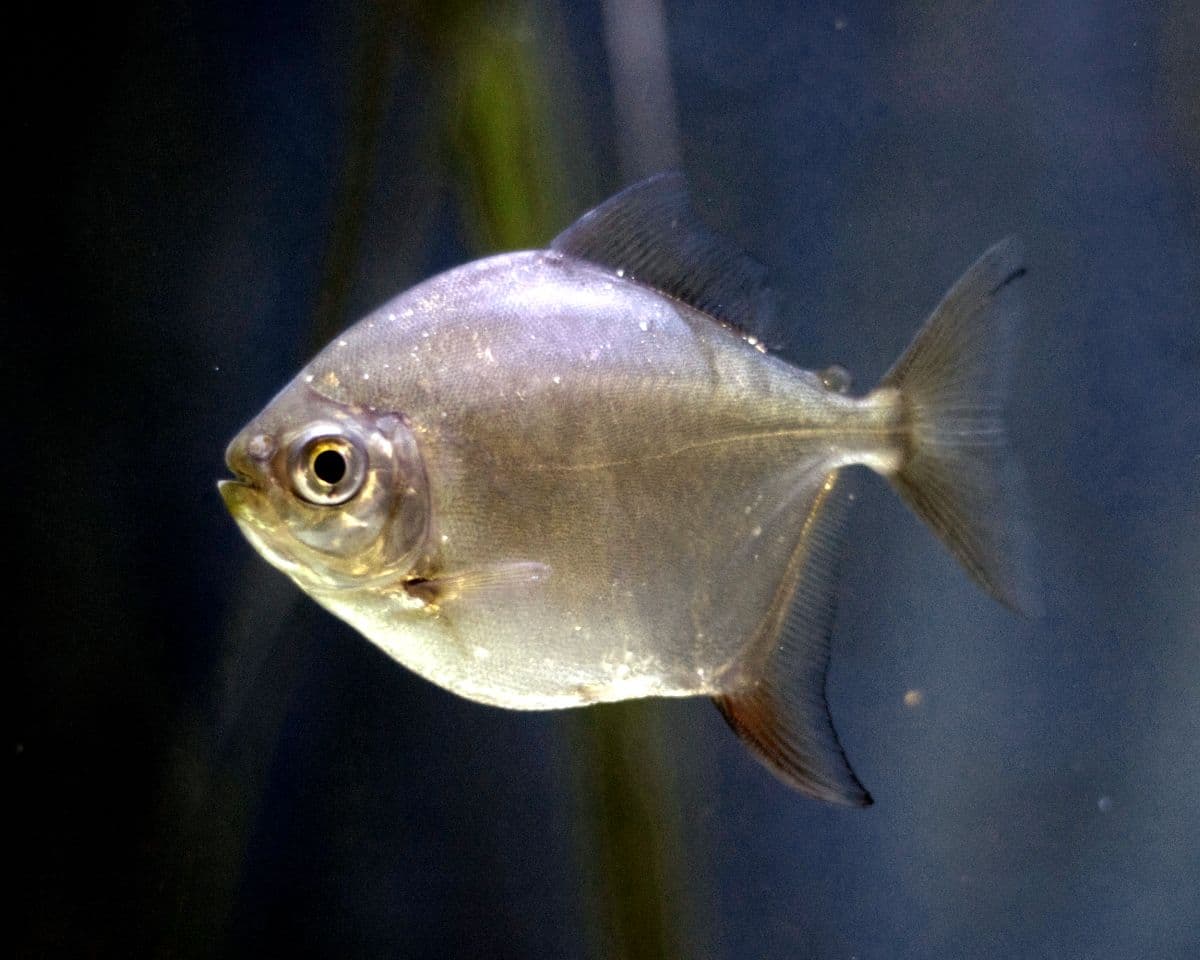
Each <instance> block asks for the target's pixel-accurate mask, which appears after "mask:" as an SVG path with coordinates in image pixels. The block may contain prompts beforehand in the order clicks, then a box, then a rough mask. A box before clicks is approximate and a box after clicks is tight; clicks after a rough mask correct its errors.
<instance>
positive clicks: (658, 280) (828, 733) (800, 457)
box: [221, 176, 1020, 803]
mask: <svg viewBox="0 0 1200 960" xmlns="http://www.w3.org/2000/svg"><path fill="white" fill-rule="evenodd" d="M688 211H689V208H688V207H687V205H686V195H685V194H684V193H683V190H682V185H681V183H680V181H679V180H678V179H677V178H675V177H669V176H668V177H660V178H655V179H653V180H651V181H647V182H645V183H643V184H640V185H637V186H636V187H634V188H631V189H630V190H629V191H627V192H626V193H625V194H622V195H618V197H617V198H615V199H614V200H611V201H609V202H608V203H607V204H605V205H603V206H602V207H600V208H598V210H597V211H593V213H592V214H589V215H588V216H587V217H585V218H584V219H583V220H581V221H580V222H579V223H578V224H577V225H576V226H575V227H573V228H571V230H569V231H567V232H566V233H565V234H563V235H562V236H561V237H560V238H559V239H558V240H557V241H556V242H555V244H554V245H553V246H552V248H551V249H549V250H543V251H526V252H519V253H510V254H503V255H499V256H494V257H490V258H487V259H484V260H481V261H477V262H475V263H470V264H467V265H465V266H462V267H458V268H456V269H454V270H450V271H449V272H447V273H444V274H441V275H440V276H437V277H434V278H432V279H430V280H428V281H426V282H424V283H422V284H420V285H418V286H416V287H414V288H412V289H411V290H409V291H407V292H405V293H403V294H401V295H400V296H398V297H397V298H396V299H394V300H393V301H391V302H390V303H388V304H385V305H384V306H383V307H381V308H380V309H378V310H377V311H375V312H374V313H372V314H370V315H369V316H367V317H366V318H364V319H363V320H361V321H360V322H359V323H357V324H356V325H355V326H353V327H352V328H351V329H349V330H348V331H346V332H345V333H344V334H343V335H342V336H341V337H339V338H338V339H337V340H336V341H334V342H333V343H331V344H330V345H329V346H328V347H326V348H325V349H324V350H323V351H322V352H321V353H320V354H318V355H317V356H316V357H315V358H314V359H313V361H312V362H311V363H310V364H309V365H308V366H307V367H305V369H304V370H302V371H301V372H300V374H299V375H298V376H297V377H296V378H295V380H293V382H292V383H291V384H289V385H288V386H287V387H285V388H284V390H283V391H282V392H281V393H280V394H279V395H278V396H277V397H276V398H275V399H274V400H273V401H272V402H271V403H270V404H269V405H268V406H267V407H266V408H265V409H264V410H263V412H262V413H261V414H260V415H259V416H258V417H256V418H255V419H254V420H253V421H251V422H250V423H249V424H248V425H247V426H246V428H245V429H244V430H243V431H242V432H241V433H240V434H239V435H238V437H236V438H235V439H234V441H233V442H232V443H231V444H230V447H229V451H228V454H227V461H228V463H229V466H230V467H231V469H232V470H233V471H234V472H235V473H236V474H237V476H238V478H239V479H238V480H236V481H225V482H223V483H222V484H221V491H222V494H223V496H224V498H225V501H226V503H227V505H228V507H229V509H230V511H231V512H232V514H233V516H234V517H235V519H236V520H237V521H238V523H239V525H240V526H241V528H242V530H243V531H244V532H245V533H246V535H247V537H248V538H249V539H250V541H251V542H252V543H253V544H254V545H255V546H256V548H257V549H258V550H259V551H260V552H261V553H262V554H263V555H264V556H265V557H266V558H267V559H268V560H270V561H271V562H272V563H274V564H275V565H276V566H278V567H279V568H280V569H282V570H283V571H284V572H286V573H288V574H289V575H290V576H291V577H292V578H293V579H294V580H295V581H296V582H297V583H298V584H299V585H300V586H301V588H302V589H304V590H305V591H306V592H307V593H309V594H310V595H311V596H312V597H313V598H314V599H315V600H316V601H317V602H318V603H320V604H321V605H322V606H324V607H326V608H327V609H328V610H330V611H331V612H332V613H334V614H335V615H337V616H338V617H340V618H342V619H343V620H345V621H346V622H348V623H349V624H351V625H352V626H354V627H355V628H356V629H357V630H359V631H360V632H361V633H362V634H363V635H364V636H365V637H367V638H368V639H369V640H371V641H372V642H373V643H375V644H376V645H377V646H379V647H380V648H381V649H383V650H384V651H386V652H387V653H388V654H389V655H390V656H392V657H393V658H395V659H396V660H397V661H399V662H400V663H402V664H404V665H405V666H407V667H409V668H410V669H412V670H414V671H416V672H417V673H419V674H421V675H422V676H424V677H426V678H428V679H429V680H431V681H433V682H434V683H436V684H439V685H440V686H442V687H445V688H446V689H448V690H451V691H453V692H455V693H457V694H460V695H462V696H465V697H468V698H470V699H473V700H477V701H481V702H484V703H489V704H493V705H496V706H500V707H508V708H519V709H542V708H557V707H571V706H579V705H584V704H590V703H596V702H601V701H612V700H624V699H629V698H634V697H645V696H697V695H704V696H709V697H712V698H713V699H714V700H715V701H716V702H717V704H718V706H720V707H721V709H722V711H723V712H724V713H725V715H726V717H727V719H728V720H729V721H730V723H731V725H732V726H733V727H734V729H735V730H737V731H738V733H739V734H740V735H741V736H742V737H743V738H744V739H745V740H746V741H747V743H748V744H749V745H750V746H751V747H752V748H753V749H754V750H755V752H756V753H758V754H759V755H760V757H762V758H763V759H764V760H765V761H766V762H767V763H768V766H770V767H771V768H772V769H773V770H774V771H775V772H776V773H777V774H779V775H780V776H781V777H783V778H784V779H785V780H787V781H788V782H790V783H791V784H792V785H793V786H797V787H799V788H800V789H802V790H804V791H805V792H807V793H809V794H812V795H815V796H819V797H822V798H824V799H828V800H834V801H841V802H848V803H863V802H867V800H868V797H867V795H866V793H865V791H863V790H862V788H861V786H860V785H859V784H858V781H857V779H856V778H855V777H854V775H853V773H852V772H851V771H850V769H849V766H848V765H847V764H846V762H845V759H844V757H843V755H842V752H841V749H840V747H839V746H838V743H837V738H836V734H834V732H833V728H832V725H831V723H830V721H829V717H828V712H827V708H826V707H825V701H824V692H823V685H824V674H825V669H826V665H827V662H828V635H829V631H830V627H831V623H832V615H833V603H834V597H835V595H836V581H835V577H834V571H835V567H836V558H837V554H838V549H837V541H838V539H839V529H838V528H839V521H840V517H841V516H842V515H843V513H844V508H845V505H846V502H847V498H846V496H845V494H844V491H843V486H844V485H843V484H842V482H841V479H840V475H839V471H840V470H842V469H843V468H845V467H847V466H850V465H855V464H862V465H866V466H868V467H870V468H872V469H874V470H876V471H878V472H879V473H881V474H883V475H885V476H888V477H889V478H890V479H892V480H893V481H894V482H896V484H897V487H898V489H899V490H900V492H901V493H902V495H904V496H905V498H906V499H908V500H909V502H910V503H911V504H912V505H913V506H914V507H915V508H916V509H917V510H918V512H919V513H921V514H922V515H923V516H925V518H926V519H927V520H929V521H930V522H931V523H932V524H933V525H934V526H935V528H936V529H938V531H939V532H940V533H941V534H942V535H943V537H944V538H945V539H947V541H948V542H949V544H950V546H951V548H952V549H953V550H954V551H955V553H956V554H957V555H958V556H959V558H960V560H963V562H964V564H965V565H966V566H967V568H968V570H969V571H970V572H971V573H972V575H974V576H975V577H976V579H977V580H979V581H980V583H981V584H982V585H983V586H984V587H985V588H986V589H988V590H989V591H991V592H992V593H993V594H995V595H997V596H998V597H999V598H1000V599H1002V600H1004V601H1005V602H1009V603H1012V604H1015V602H1016V601H1015V595H1014V594H1012V592H1011V591H1010V589H1009V587H1008V585H1007V583H1006V582H1005V576H1006V570H1005V566H1006V563H1007V558H1006V556H1005V551H1004V550H1003V549H998V548H999V547H1000V544H999V543H998V541H997V538H996V536H995V533H994V531H995V529H996V528H997V524H996V523H995V520H996V516H995V507H994V505H993V504H992V500H993V499H994V497H993V496H992V494H993V493H994V491H995V487H994V485H993V484H992V481H991V478H990V473H989V465H988V464H989V463H990V461H991V460H993V459H995V458H996V456H998V454H997V451H1001V450H1002V449H1003V448H1002V445H1001V444H1000V442H999V433H998V420H997V419H996V412H995V397H994V396H992V395H991V394H992V393H994V392H995V391H994V390H992V389H991V387H992V386H993V385H992V384H991V380H994V379H995V378H994V377H990V376H984V377H983V378H982V380H983V381H987V383H986V384H985V386H986V387H987V389H984V390H983V391H982V393H981V394H979V396H977V397H976V398H975V399H973V400H972V401H971V404H967V403H965V402H964V401H963V399H962V398H961V397H958V396H956V397H954V398H953V399H952V401H950V402H949V406H947V401H946V400H945V398H941V397H939V396H936V393H937V391H941V390H959V389H960V388H959V386H958V385H957V384H956V382H955V381H956V380H957V379H961V378H962V377H963V376H964V375H965V376H967V378H968V380H969V381H970V384H969V389H971V390H972V391H976V388H978V387H979V386H980V383H979V381H980V380H981V378H980V377H979V376H977V375H976V374H977V372H978V371H977V370H975V369H974V368H975V367H978V366H979V362H978V357H965V359H963V367H962V369H958V368H955V367H954V366H953V364H954V363H956V362H957V361H958V360H959V359H962V358H960V357H959V354H963V353H964V351H963V350H962V349H960V348H959V347H957V346H956V345H955V344H953V343H949V344H948V343H946V342H942V341H943V340H946V337H945V336H944V335H943V334H944V331H942V332H939V334H938V337H939V339H938V342H936V343H933V347H934V348H936V350H935V351H934V352H936V353H937V354H938V355H937V356H933V357H932V360H931V359H930V358H928V357H927V358H925V359H924V360H923V359H922V355H921V351H920V349H918V350H917V353H916V358H915V366H916V368H917V369H916V376H915V377H913V375H912V370H911V369H909V368H911V367H913V366H914V360H913V356H912V351H910V354H909V355H906V357H907V358H908V359H907V360H902V361H901V364H900V365H898V367H897V368H896V370H895V371H894V374H895V375H889V378H888V379H885V381H884V383H883V384H881V385H880V387H879V388H877V389H876V390H874V391H872V392H870V393H868V394H867V395H866V396H863V397H852V396H849V395H848V394H847V393H846V392H845V382H844V379H843V378H841V377H840V376H837V375H832V374H824V375H823V374H820V373H816V372H811V371H805V370H800V369H797V368H795V367H793V366H791V365H789V364H787V363H785V362H784V361H782V360H780V359H778V358H776V357H773V356H770V355H768V354H766V353H764V352H763V350H762V348H761V345H760V344H759V343H758V342H757V341H756V339H755V337H754V336H753V335H752V334H751V333H749V332H748V330H747V329H746V326H747V324H746V321H747V319H748V316H747V315H748V314H751V313H753V312H754V311H756V310H761V304H762V302H763V301H762V299H761V297H760V286H759V283H758V280H757V275H756V273H755V271H754V268H753V266H752V265H750V264H749V261H745V260H741V259H739V257H738V255H737V254H736V253H735V252H733V251H732V250H731V248H730V247H729V246H728V245H727V244H725V243H723V242H720V241H717V240H716V239H714V238H712V237H711V236H710V235H708V234H706V233H705V232H704V231H703V229H702V228H701V227H699V226H698V225H696V224H694V223H693V222H691V221H690V219H689V217H690V214H689V212H688ZM614 220H615V221H616V224H615V225H614V222H613V221H614ZM680 224H682V225H683V226H682V227H681V226H680ZM997 251H998V252H997ZM988 256H990V257H991V259H990V260H988V257H985V260H984V261H981V263H982V264H983V265H984V267H983V273H984V274H986V275H984V276H981V277H977V278H976V279H977V280H979V281H980V282H978V283H976V284H975V286H974V287H972V289H970V290H969V291H967V292H968V293H969V294H970V295H971V297H972V298H973V299H972V309H975V308H976V307H978V308H979V309H980V310H982V311H983V312H984V313H989V314H990V313H996V310H995V307H994V304H993V303H992V302H991V301H989V300H988V298H989V297H990V298H992V300H995V299H996V298H997V296H998V293H999V291H1000V290H1001V289H1002V288H1003V287H1004V286H1006V285H1007V284H1008V282H1009V281H1010V280H1011V279H1012V278H1013V275H1014V274H1018V273H1019V270H1020V267H1019V264H1018V263H1017V256H1018V255H1017V252H1016V251H1015V248H1014V245H1011V244H1009V245H1008V246H1002V248H996V249H995V250H994V251H993V252H992V253H991V254H989V255H988ZM975 270H976V272H979V270H980V267H979V265H977V266H976V268H975ZM689 271H690V272H689ZM984 287H986V288H987V289H986V290H984V289H983V288H984ZM956 289H957V288H956ZM951 297H953V294H952V295H951ZM981 298H982V299H981ZM975 300H979V301H980V302H979V303H978V304H976V303H975ZM951 306H953V303H952V304H951ZM726 316H731V317H734V318H735V319H736V320H737V321H738V322H737V323H735V322H733V321H732V320H727V319H725V317H726ZM750 319H753V318H752V317H751V318H750ZM935 319H936V314H935ZM959 319H961V318H959ZM978 319H979V318H978V317H968V318H967V320H968V321H969V323H968V327H969V330H968V331H967V333H968V334H969V336H970V343H969V344H968V346H969V348H970V349H969V350H968V351H966V352H968V353H970V352H977V351H976V350H975V348H976V346H977V334H978V332H979V331H978V330H977V329H976V327H977V323H976V321H977V320H978ZM952 332H953V331H952ZM919 339H920V338H919ZM950 339H951V340H952V339H953V337H951V338H950ZM927 346H928V344H927ZM948 349H951V350H954V351H955V355H954V356H943V355H942V354H943V353H944V352H945V351H946V350H948ZM906 363H907V364H908V368H902V367H903V365H904V364H906ZM931 363H932V365H933V366H934V367H935V368H936V371H935V372H936V373H937V384H936V385H935V389H934V390H933V392H932V393H931V395H930V396H929V397H923V396H922V390H923V389H924V388H923V387H922V386H921V384H920V383H919V382H918V383H917V389H916V391H915V392H914V391H908V392H906V387H905V380H906V378H912V379H913V380H914V381H920V379H921V378H922V377H926V378H928V376H929V374H928V372H927V371H925V370H924V369H923V367H925V366H929V365H930V364H931ZM972 364H974V367H973V366H972ZM897 371H898V372H897ZM947 371H950V372H947ZM947 383H948V384H949V386H946V384H947ZM926 392H929V391H926ZM973 395H974V394H973ZM938 404H941V407H945V410H942V409H941V407H939V408H938V409H934V407H937V406H938ZM972 404H977V407H976V406H972ZM925 407H928V408H929V409H925ZM923 418H924V419H923ZM922 430H924V431H925V432H926V433H927V434H928V435H929V436H928V440H927V441H926V440H924V439H922V436H921V431H922ZM955 443H957V444H958V445H959V446H960V447H962V448H963V450H965V451H967V452H968V453H972V454H978V453H979V452H981V451H982V453H983V456H982V457H981V458H976V461H977V462H975V463H974V466H972V467H971V468H970V469H969V470H968V471H967V472H968V473H971V472H972V471H975V472H977V471H978V469H979V468H980V464H981V463H982V464H983V466H982V469H983V470H984V471H985V473H984V475H983V478H982V480H978V479H977V478H973V477H967V478H966V481H965V482H966V484H967V487H968V489H967V490H966V491H965V494H964V496H965V497H966V502H965V507H964V501H963V500H962V498H961V497H955V496H950V495H949V494H947V493H946V492H945V491H943V490H941V489H940V487H941V486H944V485H945V484H946V483H950V482H951V480H952V478H951V477H950V475H949V474H948V473H947V472H946V471H945V470H944V469H942V467H941V466H940V465H939V466H938V467H937V468H936V469H935V470H934V473H933V474H932V475H927V474H928V471H926V474H922V472H921V470H917V471H916V472H915V474H914V475H913V476H908V472H909V468H910V467H912V466H913V465H914V464H917V465H919V464H920V459H921V451H920V449H919V448H920V447H921V445H922V444H925V445H927V446H929V447H930V448H931V449H933V448H936V447H939V446H946V445H951V446H952V445H953V444H955ZM961 452H962V451H955V452H953V455H952V457H951V459H952V460H953V461H954V466H955V467H956V468H957V467H960V466H962V464H961V463H959V462H958V461H959V460H961V459H962V457H960V453H961ZM940 455H941V454H939V456H940ZM926 466H928V464H927V465H926ZM954 482H957V480H956V479H955V480H954ZM981 495H983V496H984V499H985V500H986V503H983V502H979V503H976V502H972V501H979V500H980V496H981ZM975 507H979V508H980V509H981V510H983V511H984V513H985V515H984V516H983V517H982V519H980V520H976V519H974V518H972V519H965V518H962V517H960V516H958V515H957V513H958V512H959V511H960V508H965V509H974V508H975Z"/></svg>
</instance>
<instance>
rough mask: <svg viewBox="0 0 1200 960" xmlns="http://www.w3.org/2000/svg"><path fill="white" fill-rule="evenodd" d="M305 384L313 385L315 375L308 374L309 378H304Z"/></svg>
mask: <svg viewBox="0 0 1200 960" xmlns="http://www.w3.org/2000/svg"><path fill="white" fill-rule="evenodd" d="M304 382H305V383H312V382H313V375H312V374H311V373H310V374H308V375H307V376H306V377H305V378H304Z"/></svg>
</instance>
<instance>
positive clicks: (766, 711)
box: [714, 472, 871, 807]
mask: <svg viewBox="0 0 1200 960" xmlns="http://www.w3.org/2000/svg"><path fill="white" fill-rule="evenodd" d="M844 488H845V483H844V481H843V480H842V479H841V478H840V477H839V476H838V474H837V473H836V472H835V473H831V474H829V475H827V476H826V477H824V478H823V481H822V482H821V483H820V485H819V486H818V487H817V488H816V490H815V491H814V492H813V494H812V500H811V502H810V503H809V506H808V510H807V516H806V519H805V522H804V525H803V528H802V529H801V532H800V538H799V540H798V541H797V543H796V548H795V550H794V551H793V553H792V560H791V563H790V564H789V569H788V572H787V576H785V577H784V580H783V582H782V583H781V584H780V585H779V590H778V592H777V594H776V603H775V605H774V607H773V609H772V611H771V613H770V614H769V615H768V616H767V618H766V620H765V621H764V622H763V624H762V626H761V627H760V630H759V635H758V636H757V637H756V638H755V640H754V643H753V644H752V645H751V648H750V649H749V650H748V651H747V660H746V662H745V663H743V664H742V669H741V676H740V679H739V683H738V684H737V686H735V687H734V688H733V689H732V690H730V691H729V692H728V693H726V694H724V695H723V696H719V697H715V698H714V702H715V703H716V705H717V707H718V708H719V709H720V711H721V713H722V714H723V715H724V716H725V719H726V720H727V721H728V722H729V725H730V726H731V727H733V729H734V730H735V731H736V732H737V734H738V736H740V737H741V738H742V740H743V741H744V742H745V743H746V745H747V746H748V747H750V749H751V750H753V751H754V753H755V754H756V755H757V756H758V758H759V759H760V760H762V762H763V763H764V764H766V766H767V767H768V769H770V770H771V772H772V773H774V774H775V775H776V776H777V777H779V779H781V780H782V781H783V782H784V783H786V784H787V785H788V786H790V787H793V788H795V789H796V790H799V791H800V792H801V793H805V794H807V795H808V796H810V797H815V798H817V799H818V800H825V801H827V802H829V803H839V804H844V805H847V806H856V807H865V806H869V805H870V803H871V795H870V794H868V793H867V791H866V790H864V789H863V786H862V784H861V783H859V780H858V777H856V776H855V775H854V771H853V770H852V769H850V764H849V763H848V762H847V760H846V754H845V752H844V751H843V750H842V745H841V743H840V741H839V740H838V735H837V731H836V730H835V729H834V726H833V719H832V718H831V717H830V715H829V704H828V703H827V702H826V699H825V675H826V673H827V671H828V669H829V635H830V633H831V632H832V629H833V619H834V612H835V603H836V597H837V568H838V565H839V564H838V561H839V559H840V557H841V539H842V532H843V527H844V524H845V517H846V508H847V495H846V492H845V489H844Z"/></svg>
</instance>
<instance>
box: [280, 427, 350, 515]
mask: <svg viewBox="0 0 1200 960" xmlns="http://www.w3.org/2000/svg"><path fill="white" fill-rule="evenodd" d="M292 451H293V452H292V456H291V457H290V460H291V465H290V466H291V475H292V489H293V490H294V491H295V492H296V495H297V496H298V497H300V498H301V499H302V500H307V501H308V502H309V503H313V504H316V505H318V506H323V507H332V506H337V505H338V504H340V503H345V502H346V501H347V500H349V499H351V498H352V497H353V496H354V495H355V494H357V493H358V492H359V490H361V489H362V486H363V480H364V479H365V478H366V473H367V469H366V467H367V463H366V461H367V458H366V454H365V452H364V451H363V450H362V448H361V447H359V446H358V445H357V444H355V443H354V442H353V441H352V440H350V439H349V438H347V437H344V436H337V435H329V434H320V435H318V436H307V437H301V438H300V440H298V441H297V442H296V444H295V445H294V446H293V448H292Z"/></svg>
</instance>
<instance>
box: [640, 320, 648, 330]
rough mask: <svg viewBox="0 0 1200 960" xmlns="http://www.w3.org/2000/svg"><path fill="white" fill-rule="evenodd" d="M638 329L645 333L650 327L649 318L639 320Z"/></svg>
mask: <svg viewBox="0 0 1200 960" xmlns="http://www.w3.org/2000/svg"><path fill="white" fill-rule="evenodd" d="M638 329H639V330H641V331H642V333H645V332H646V331H647V330H649V329H650V321H649V320H639V321H638Z"/></svg>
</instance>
